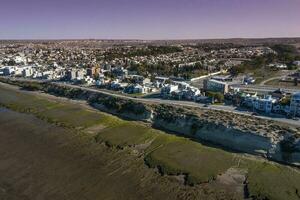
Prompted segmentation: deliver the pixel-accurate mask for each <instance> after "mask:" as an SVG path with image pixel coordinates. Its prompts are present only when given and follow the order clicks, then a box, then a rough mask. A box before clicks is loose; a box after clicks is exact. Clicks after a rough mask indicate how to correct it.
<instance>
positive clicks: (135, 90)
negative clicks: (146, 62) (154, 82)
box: [124, 84, 152, 94]
mask: <svg viewBox="0 0 300 200" xmlns="http://www.w3.org/2000/svg"><path fill="white" fill-rule="evenodd" d="M124 92H126V93H130V94H139V93H141V94H147V93H150V92H152V88H151V87H148V86H144V85H140V84H132V85H129V86H128V87H126V88H125V89H124Z"/></svg>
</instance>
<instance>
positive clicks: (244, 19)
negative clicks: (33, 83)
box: [0, 0, 300, 39]
mask: <svg viewBox="0 0 300 200" xmlns="http://www.w3.org/2000/svg"><path fill="white" fill-rule="evenodd" d="M0 7H1V12H0V39H74V38H78V39H84V38H95V39H203V38H233V37H300V0H106V1H104V0H1V3H0Z"/></svg>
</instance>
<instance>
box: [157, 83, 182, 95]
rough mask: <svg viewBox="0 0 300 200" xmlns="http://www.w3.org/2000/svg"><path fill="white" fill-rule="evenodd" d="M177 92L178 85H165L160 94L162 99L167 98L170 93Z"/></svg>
mask: <svg viewBox="0 0 300 200" xmlns="http://www.w3.org/2000/svg"><path fill="white" fill-rule="evenodd" d="M176 90H178V85H171V84H169V85H166V86H164V87H163V88H161V91H160V94H161V96H162V97H167V96H169V95H170V94H171V93H172V92H174V91H176Z"/></svg>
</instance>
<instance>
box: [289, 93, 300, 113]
mask: <svg viewBox="0 0 300 200" xmlns="http://www.w3.org/2000/svg"><path fill="white" fill-rule="evenodd" d="M290 114H291V115H292V116H294V117H295V116H300V92H297V93H294V94H293V95H292V97H291V105H290Z"/></svg>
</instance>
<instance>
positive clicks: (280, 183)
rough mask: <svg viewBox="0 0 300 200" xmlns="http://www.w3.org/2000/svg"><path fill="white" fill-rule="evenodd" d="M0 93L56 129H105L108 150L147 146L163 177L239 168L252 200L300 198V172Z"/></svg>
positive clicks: (209, 175)
mask: <svg viewBox="0 0 300 200" xmlns="http://www.w3.org/2000/svg"><path fill="white" fill-rule="evenodd" d="M0 91H1V93H0V94H1V95H0V103H1V104H2V105H5V106H6V107H9V108H11V109H13V110H17V111H21V112H30V113H33V114H35V115H36V116H38V117H40V118H42V119H46V120H47V121H50V122H56V123H57V124H58V125H63V126H68V127H73V128H78V129H81V130H83V129H84V128H87V127H90V126H94V125H99V124H100V125H102V126H103V127H105V128H104V129H102V130H99V132H98V134H97V135H96V138H95V139H96V141H99V142H105V143H106V144H108V145H109V146H117V147H121V148H130V147H132V146H135V145H143V144H148V145H146V146H145V147H144V148H143V151H142V156H144V159H145V162H146V163H147V164H148V165H149V166H150V167H158V168H159V169H160V171H161V173H163V174H185V175H186V177H187V182H188V183H190V184H197V183H202V182H208V181H212V180H215V179H216V177H217V175H219V174H222V173H224V172H226V170H227V169H229V168H231V167H236V168H242V169H246V170H247V171H248V174H247V177H248V178H247V181H248V189H249V192H250V195H252V196H255V197H257V198H261V199H263V198H264V197H267V198H268V199H299V198H300V197H299V191H300V174H299V171H296V170H292V169H290V168H289V167H285V166H282V165H278V164H271V163H270V162H266V161H258V160H253V159H249V158H245V157H242V156H240V155H236V154H232V153H228V152H225V151H223V150H220V149H215V148H211V147H206V146H204V145H202V144H199V143H196V142H193V141H190V140H189V139H186V138H180V137H177V136H174V135H168V134H165V133H163V132H161V131H158V130H155V129H152V128H150V127H147V126H145V125H142V124H140V123H136V122H128V121H124V120H121V119H118V118H116V117H113V116H111V115H107V114H104V113H100V112H94V111H90V110H87V109H85V108H83V107H80V106H77V105H74V104H67V103H62V102H55V101H50V100H47V99H46V98H45V97H38V96H36V95H31V94H25V93H23V92H16V91H13V90H10V89H5V88H4V87H3V86H0ZM297 191H298V194H297Z"/></svg>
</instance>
